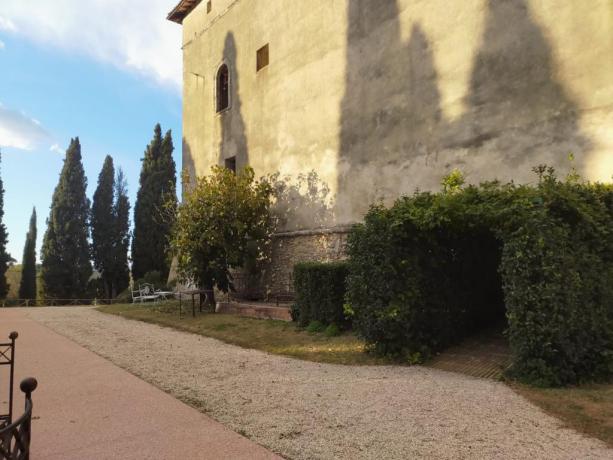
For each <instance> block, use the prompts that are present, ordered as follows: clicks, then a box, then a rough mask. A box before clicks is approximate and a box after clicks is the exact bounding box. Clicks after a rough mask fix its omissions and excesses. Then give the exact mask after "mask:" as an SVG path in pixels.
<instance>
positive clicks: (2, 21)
mask: <svg viewBox="0 0 613 460" xmlns="http://www.w3.org/2000/svg"><path fill="white" fill-rule="evenodd" d="M0 30H5V31H7V32H15V31H16V30H17V27H15V24H13V21H11V20H10V19H8V18H5V17H2V16H0Z"/></svg>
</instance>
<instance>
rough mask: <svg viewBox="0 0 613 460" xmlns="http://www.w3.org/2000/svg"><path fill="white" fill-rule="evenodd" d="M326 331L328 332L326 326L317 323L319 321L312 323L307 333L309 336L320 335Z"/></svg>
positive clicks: (307, 328)
mask: <svg viewBox="0 0 613 460" xmlns="http://www.w3.org/2000/svg"><path fill="white" fill-rule="evenodd" d="M325 330H326V325H325V324H323V323H322V322H321V321H317V320H314V321H311V322H310V323H309V324H308V325H307V327H306V331H307V332H308V333H309V334H318V333H320V332H323V331H325Z"/></svg>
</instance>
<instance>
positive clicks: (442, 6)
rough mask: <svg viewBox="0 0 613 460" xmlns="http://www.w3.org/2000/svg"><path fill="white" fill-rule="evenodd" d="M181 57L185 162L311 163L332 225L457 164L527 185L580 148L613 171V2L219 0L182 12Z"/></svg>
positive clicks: (300, 168) (293, 166) (273, 167)
mask: <svg viewBox="0 0 613 460" xmlns="http://www.w3.org/2000/svg"><path fill="white" fill-rule="evenodd" d="M266 43H269V46H270V65H269V66H268V67H266V68H264V69H263V70H261V71H260V72H257V73H256V50H257V49H258V48H259V47H261V46H262V45H264V44H266ZM222 62H226V63H227V64H228V65H229V66H230V69H231V83H232V84H231V86H232V95H231V108H230V110H228V111H226V112H223V113H222V114H216V113H215V80H214V77H215V73H216V71H217V69H218V67H219V65H220V64H221V63H222ZM184 64H185V65H184V73H185V75H184V80H185V85H184V136H185V139H184V167H185V168H187V169H188V170H189V171H190V172H191V173H192V174H206V173H207V172H208V170H209V168H210V166H211V165H213V164H219V163H220V162H221V161H222V160H223V158H225V157H229V156H232V155H237V157H238V160H239V161H238V163H239V166H240V165H242V164H245V163H247V162H248V163H249V164H251V165H252V166H253V167H254V168H255V169H256V172H257V173H258V174H267V173H272V172H276V171H280V172H282V173H284V174H293V175H295V174H298V173H300V172H302V173H304V172H308V171H309V170H312V169H315V170H316V171H317V172H318V174H319V178H320V179H321V180H322V181H323V182H324V183H326V184H327V185H328V186H329V187H330V189H331V194H332V195H333V196H335V198H336V208H335V222H336V223H347V222H354V221H357V220H360V218H361V216H362V215H363V213H364V211H365V210H366V209H367V207H368V205H369V204H370V203H371V202H372V201H374V200H376V199H377V198H379V197H382V198H383V199H384V200H386V201H390V200H393V199H394V198H395V197H397V196H398V195H399V194H402V193H411V192H412V191H413V190H414V189H415V188H417V187H419V188H420V189H438V184H439V182H440V179H441V178H442V176H444V175H445V174H446V173H447V172H449V171H450V170H451V169H453V168H454V167H458V168H460V169H461V170H462V171H464V172H465V174H466V175H467V177H468V180H469V181H471V182H478V181H480V180H483V179H494V178H498V179H501V180H510V179H513V180H516V181H520V182H527V181H532V180H534V176H533V175H532V173H531V167H532V166H534V165H536V164H539V163H548V164H550V165H553V166H556V167H557V168H558V169H559V170H560V171H561V172H562V173H564V172H566V171H567V170H568V168H569V166H570V165H569V162H568V159H567V158H568V154H569V153H570V152H573V153H574V154H575V156H576V158H577V160H576V166H577V168H578V169H579V171H580V172H581V173H583V174H584V175H585V176H586V177H588V178H590V179H600V180H605V179H610V177H611V175H613V0H566V1H560V0H538V1H537V0H462V1H453V2H450V1H448V0H309V1H302V0H267V1H266V2H260V1H256V0H213V11H212V12H211V13H210V14H207V13H206V2H202V3H201V4H200V5H199V6H198V7H197V8H196V9H195V10H194V11H193V12H192V13H191V14H190V15H189V16H188V17H187V18H186V19H185V21H184ZM302 221H304V222H305V227H308V226H309V225H308V222H309V219H308V218H307V219H302Z"/></svg>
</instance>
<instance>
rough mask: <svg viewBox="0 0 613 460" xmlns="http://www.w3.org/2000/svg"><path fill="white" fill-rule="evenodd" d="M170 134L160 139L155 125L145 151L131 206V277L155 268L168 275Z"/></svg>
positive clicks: (172, 184) (172, 177)
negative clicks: (136, 189)
mask: <svg viewBox="0 0 613 460" xmlns="http://www.w3.org/2000/svg"><path fill="white" fill-rule="evenodd" d="M173 150H174V146H173V143H172V133H171V132H170V131H168V132H167V133H166V135H165V136H164V138H163V139H162V128H161V127H160V125H159V124H157V125H156V126H155V130H154V136H153V140H152V141H151V143H150V144H149V145H148V146H147V149H146V150H145V156H144V158H143V160H142V161H143V164H142V169H141V174H140V181H139V185H140V187H139V190H138V193H137V196H136V204H135V206H134V237H133V239H132V276H133V278H134V279H139V278H142V277H143V276H144V275H145V274H146V273H147V272H151V271H158V272H160V274H161V276H162V278H164V279H165V278H167V277H168V271H169V269H170V258H169V256H168V250H167V249H168V246H169V244H168V243H169V237H170V227H171V222H169V219H168V218H166V217H165V216H167V215H168V214H169V213H165V212H164V210H165V209H166V208H167V203H170V206H171V207H172V203H175V205H174V206H175V207H176V199H177V198H176V168H175V162H174V160H173V158H172V152H173Z"/></svg>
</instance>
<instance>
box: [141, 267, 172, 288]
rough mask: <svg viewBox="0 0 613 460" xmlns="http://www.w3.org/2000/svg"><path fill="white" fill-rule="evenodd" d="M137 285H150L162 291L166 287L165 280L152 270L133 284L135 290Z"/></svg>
mask: <svg viewBox="0 0 613 460" xmlns="http://www.w3.org/2000/svg"><path fill="white" fill-rule="evenodd" d="M139 284H152V285H153V286H154V287H155V288H156V289H163V288H164V287H166V280H163V279H162V274H161V273H160V272H159V271H157V270H154V271H151V272H147V273H145V275H144V276H143V277H142V278H140V279H138V280H136V281H135V282H134V286H135V287H136V288H138V286H139Z"/></svg>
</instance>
